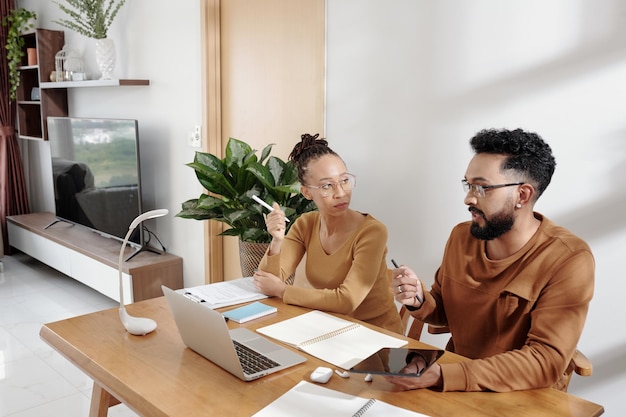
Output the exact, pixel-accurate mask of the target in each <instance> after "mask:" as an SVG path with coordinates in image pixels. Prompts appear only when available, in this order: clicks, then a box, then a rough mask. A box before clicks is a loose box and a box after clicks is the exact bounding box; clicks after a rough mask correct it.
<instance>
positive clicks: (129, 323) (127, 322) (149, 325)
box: [120, 306, 157, 336]
mask: <svg viewBox="0 0 626 417" xmlns="http://www.w3.org/2000/svg"><path fill="white" fill-rule="evenodd" d="M120 320H122V324H123V325H124V327H125V328H126V331H127V332H128V333H130V334H132V335H135V336H145V335H147V334H148V333H151V332H153V331H154V329H156V328H157V324H156V322H155V321H154V320H152V319H147V318H143V317H133V316H131V315H129V314H128V313H127V312H126V308H124V306H122V307H120Z"/></svg>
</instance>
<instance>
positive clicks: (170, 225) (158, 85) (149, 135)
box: [19, 0, 204, 286]
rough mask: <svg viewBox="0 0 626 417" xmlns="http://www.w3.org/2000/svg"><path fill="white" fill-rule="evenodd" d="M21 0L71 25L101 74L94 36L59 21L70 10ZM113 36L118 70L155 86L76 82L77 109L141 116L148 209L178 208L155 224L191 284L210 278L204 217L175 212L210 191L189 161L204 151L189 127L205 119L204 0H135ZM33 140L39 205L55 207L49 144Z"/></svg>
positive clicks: (72, 99) (42, 18) (41, 20)
mask: <svg viewBox="0 0 626 417" xmlns="http://www.w3.org/2000/svg"><path fill="white" fill-rule="evenodd" d="M19 5H20V6H22V7H26V8H28V9H31V10H34V11H35V12H37V15H38V27H41V28H45V29H55V30H64V32H65V42H66V46H67V47H68V48H69V49H71V50H76V51H79V52H80V53H81V54H82V55H83V60H84V62H85V69H86V71H87V72H88V73H91V74H92V75H93V77H96V78H97V77H99V71H98V69H97V65H96V62H95V54H94V40H93V39H89V38H86V37H84V36H82V35H79V34H77V33H76V32H73V31H70V30H67V29H65V28H63V27H61V26H60V25H58V24H56V23H54V21H55V20H58V19H60V18H66V15H65V14H64V13H62V12H61V11H60V9H59V8H58V7H57V6H56V5H55V4H54V3H53V2H50V1H39V0H21V1H19ZM108 35H109V37H110V38H112V39H113V40H114V41H115V44H116V49H117V62H116V66H115V71H114V72H113V75H114V77H115V78H140V79H149V80H150V86H148V87H120V88H83V89H70V90H68V96H69V111H70V115H71V116H77V117H110V118H130V119H137V120H138V123H139V133H140V152H141V171H142V172H141V173H142V186H143V203H144V207H143V208H144V211H147V210H151V209H155V208H167V209H169V210H170V214H169V215H168V216H167V217H164V218H160V219H157V220H150V221H149V222H147V225H148V227H149V228H150V229H151V230H152V231H153V232H155V233H156V234H157V236H159V238H160V239H161V241H162V242H163V244H164V245H165V246H166V248H167V250H168V252H171V253H173V254H175V255H178V256H181V257H182V258H183V269H184V271H183V273H184V279H185V285H186V286H192V285H200V284H203V283H204V259H203V248H204V246H203V245H204V240H203V224H202V223H201V222H198V221H195V220H185V219H180V218H176V217H174V215H175V214H176V213H178V212H179V211H180V205H181V203H182V202H183V201H185V200H188V199H190V198H195V197H197V196H198V195H199V194H200V193H201V191H202V190H201V187H200V186H199V184H198V181H197V180H196V178H195V175H194V172H193V170H192V169H191V168H188V167H186V166H185V164H186V163H188V162H191V161H192V160H193V157H194V151H195V150H196V149H195V148H191V147H189V146H188V145H187V136H188V132H190V131H191V130H192V129H193V127H194V126H195V125H200V124H201V123H202V103H201V89H200V85H201V79H200V76H201V68H200V0H185V1H181V2H171V1H166V0H132V1H127V2H126V4H125V5H124V6H123V7H122V9H121V10H120V12H119V14H118V17H117V18H116V20H115V22H114V23H113V25H112V26H111V28H110V30H109V34H108ZM25 142H27V143H23V144H22V145H23V147H26V148H28V153H29V155H30V156H29V160H28V161H27V164H28V166H29V171H30V173H31V175H30V178H29V181H30V183H31V185H32V186H33V188H34V190H33V193H32V194H31V196H30V197H31V210H32V211H54V200H53V194H52V191H51V187H52V180H51V179H50V178H49V172H50V171H49V152H50V151H49V146H48V143H46V142H43V143H42V142H36V141H25ZM40 164H43V165H40ZM39 166H42V167H43V171H42V172H41V173H38V172H37V171H38V167H39ZM153 242H154V241H153ZM154 243H155V246H156V247H158V243H156V242H154Z"/></svg>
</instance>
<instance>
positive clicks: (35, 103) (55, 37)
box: [16, 29, 68, 140]
mask: <svg viewBox="0 0 626 417" xmlns="http://www.w3.org/2000/svg"><path fill="white" fill-rule="evenodd" d="M21 36H22V37H23V39H24V58H23V62H22V64H23V65H22V66H20V67H19V73H20V85H19V86H18V88H17V97H16V98H17V100H16V101H17V130H18V134H19V137H20V138H22V139H37V140H48V126H47V118H48V116H59V117H63V116H67V115H68V106H67V91H66V90H44V89H42V88H41V84H42V83H43V82H45V81H47V80H48V78H49V77H50V73H51V72H52V71H55V70H56V65H55V56H56V54H57V52H59V51H60V50H61V49H62V48H63V45H64V44H65V35H64V33H63V31H59V30H48V29H35V30H34V31H32V32H28V33H24V34H23V35H21ZM27 48H36V49H37V65H28V56H27V53H26V49H27ZM33 88H39V95H40V99H39V100H33V99H32V98H31V93H32V91H33Z"/></svg>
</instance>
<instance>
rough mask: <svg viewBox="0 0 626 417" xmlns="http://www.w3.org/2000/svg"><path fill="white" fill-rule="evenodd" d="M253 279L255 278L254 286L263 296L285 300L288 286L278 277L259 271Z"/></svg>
mask: <svg viewBox="0 0 626 417" xmlns="http://www.w3.org/2000/svg"><path fill="white" fill-rule="evenodd" d="M252 278H254V286H255V287H256V288H257V290H259V291H261V292H262V293H263V294H265V295H269V296H270V297H280V298H283V294H284V293H285V288H287V284H285V283H284V282H283V281H282V280H281V279H280V278H278V277H277V276H276V275H274V274H270V273H269V272H265V271H261V270H257V271H256V272H255V273H254V275H253V276H252Z"/></svg>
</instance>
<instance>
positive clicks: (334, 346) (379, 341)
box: [257, 310, 407, 370]
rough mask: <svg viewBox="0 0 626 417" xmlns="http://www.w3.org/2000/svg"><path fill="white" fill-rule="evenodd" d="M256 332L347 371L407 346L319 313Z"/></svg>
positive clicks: (400, 340)
mask: <svg viewBox="0 0 626 417" xmlns="http://www.w3.org/2000/svg"><path fill="white" fill-rule="evenodd" d="M257 332H259V333H261V334H263V335H265V336H269V337H271V338H273V339H276V340H279V341H281V342H283V343H287V344H289V345H291V346H293V347H296V348H298V349H300V350H302V351H303V352H306V353H308V354H309V355H313V356H315V357H316V358H319V359H321V360H323V361H326V362H328V363H331V364H333V365H335V366H339V367H341V368H343V369H346V370H347V369H350V368H351V367H353V366H354V365H356V364H357V363H359V362H360V361H362V360H363V359H365V358H367V357H369V356H370V355H372V354H374V353H376V352H377V351H378V350H380V349H381V348H384V347H402V346H405V345H406V344H407V341H406V340H404V339H400V338H397V337H393V336H389V335H387V334H385V333H381V332H378V331H376V330H372V329H370V328H369V327H365V326H362V325H361V324H359V323H355V322H352V321H348V320H344V319H341V318H339V317H335V316H333V315H331V314H328V313H324V312H322V311H318V310H313V311H309V312H308V313H304V314H301V315H299V316H296V317H292V318H290V319H287V320H283V321H281V322H278V323H275V324H271V325H269V326H265V327H261V328H259V329H257Z"/></svg>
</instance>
